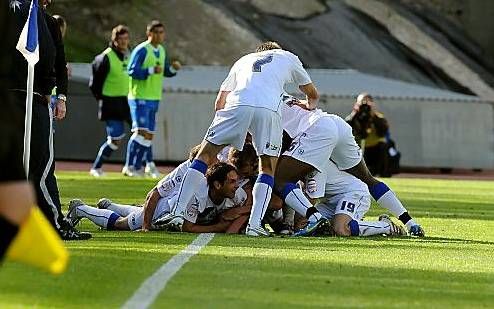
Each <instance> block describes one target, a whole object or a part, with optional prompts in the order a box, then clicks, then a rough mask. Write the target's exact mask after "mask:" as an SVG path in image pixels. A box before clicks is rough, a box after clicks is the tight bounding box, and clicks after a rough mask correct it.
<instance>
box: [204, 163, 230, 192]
mask: <svg viewBox="0 0 494 309" xmlns="http://www.w3.org/2000/svg"><path fill="white" fill-rule="evenodd" d="M231 171H235V172H236V171H237V169H236V168H235V166H233V165H231V164H228V163H223V162H220V163H216V164H215V165H213V166H211V167H210V168H208V171H207V172H206V179H207V181H208V185H209V187H212V186H213V184H214V182H215V181H218V182H220V183H224V182H225V180H226V175H228V173H230V172H231Z"/></svg>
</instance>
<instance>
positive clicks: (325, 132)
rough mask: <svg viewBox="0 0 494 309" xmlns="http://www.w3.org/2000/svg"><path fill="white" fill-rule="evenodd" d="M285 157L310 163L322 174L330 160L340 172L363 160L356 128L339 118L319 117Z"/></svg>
mask: <svg viewBox="0 0 494 309" xmlns="http://www.w3.org/2000/svg"><path fill="white" fill-rule="evenodd" d="M340 120H341V121H340ZM283 155H285V156H290V157H292V158H294V159H297V160H299V161H301V162H304V163H307V164H310V165H312V166H313V167H314V168H316V169H317V170H318V171H320V172H321V171H323V168H324V165H325V164H326V163H327V161H328V160H331V161H332V162H333V163H334V164H335V165H336V166H337V167H338V169H339V170H346V169H349V168H351V167H354V166H355V165H357V164H358V163H359V162H360V160H361V159H362V154H361V151H360V147H359V146H358V145H357V143H356V142H355V138H354V137H353V134H352V128H351V127H350V126H349V125H348V124H347V123H346V122H345V121H344V120H343V119H341V118H339V117H338V118H337V117H321V118H319V119H318V120H317V121H316V122H315V123H314V124H313V125H311V126H310V127H309V128H308V129H307V130H306V131H305V132H303V133H302V134H299V135H298V136H296V137H295V138H294V139H293V142H292V144H291V145H290V147H289V148H288V150H287V151H285V152H284V153H283Z"/></svg>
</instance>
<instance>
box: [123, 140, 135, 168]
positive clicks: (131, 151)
mask: <svg viewBox="0 0 494 309" xmlns="http://www.w3.org/2000/svg"><path fill="white" fill-rule="evenodd" d="M135 136H136V134H133V135H132V136H131V137H130V139H129V142H128V144H127V155H126V156H125V166H133V165H134V160H135V152H136V144H137V142H136V141H135Z"/></svg>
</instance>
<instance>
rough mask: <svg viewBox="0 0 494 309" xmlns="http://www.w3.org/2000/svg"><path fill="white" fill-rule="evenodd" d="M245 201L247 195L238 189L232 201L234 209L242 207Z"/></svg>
mask: <svg viewBox="0 0 494 309" xmlns="http://www.w3.org/2000/svg"><path fill="white" fill-rule="evenodd" d="M246 200H247V193H246V192H245V191H244V189H242V188H238V189H237V191H236V192H235V198H234V199H233V202H234V207H237V206H242V205H243V204H244V203H245V201H246Z"/></svg>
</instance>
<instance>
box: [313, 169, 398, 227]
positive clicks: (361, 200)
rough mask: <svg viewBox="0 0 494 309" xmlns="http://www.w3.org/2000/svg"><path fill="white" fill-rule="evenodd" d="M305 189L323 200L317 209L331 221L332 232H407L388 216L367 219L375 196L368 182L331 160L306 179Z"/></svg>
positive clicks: (315, 197)
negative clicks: (370, 190) (368, 186)
mask: <svg viewBox="0 0 494 309" xmlns="http://www.w3.org/2000/svg"><path fill="white" fill-rule="evenodd" d="M305 184H306V186H305V188H306V189H305V191H306V193H307V194H308V196H309V197H310V198H312V199H320V201H319V203H317V204H316V206H315V207H316V209H317V210H318V211H319V212H320V213H321V214H322V216H323V217H324V218H326V219H328V220H331V225H330V226H331V231H330V232H331V233H330V234H331V235H336V236H372V235H382V234H386V235H406V231H405V229H404V228H403V227H401V226H399V225H396V224H395V223H393V221H392V220H391V218H389V216H388V215H381V216H380V217H379V221H363V220H362V218H363V217H364V215H365V214H366V213H367V211H369V208H370V205H371V196H370V193H369V190H368V188H367V186H366V185H365V183H363V182H362V181H361V180H359V179H357V178H356V177H355V176H352V175H350V174H348V173H346V172H343V171H340V170H339V169H338V168H337V167H336V165H335V164H334V163H333V162H331V161H327V163H326V164H325V165H324V166H323V167H322V171H321V172H314V173H312V174H311V175H309V177H308V178H307V181H306V182H305Z"/></svg>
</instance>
